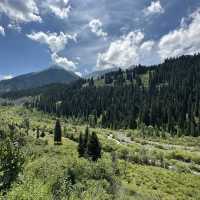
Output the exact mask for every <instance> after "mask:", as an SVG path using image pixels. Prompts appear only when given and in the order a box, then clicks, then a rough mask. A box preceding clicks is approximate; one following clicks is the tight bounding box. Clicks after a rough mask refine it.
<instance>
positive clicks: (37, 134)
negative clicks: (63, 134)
mask: <svg viewBox="0 0 200 200" xmlns="http://www.w3.org/2000/svg"><path fill="white" fill-rule="evenodd" d="M39 137H40V129H39V128H37V132H36V138H37V139H38V138H39Z"/></svg>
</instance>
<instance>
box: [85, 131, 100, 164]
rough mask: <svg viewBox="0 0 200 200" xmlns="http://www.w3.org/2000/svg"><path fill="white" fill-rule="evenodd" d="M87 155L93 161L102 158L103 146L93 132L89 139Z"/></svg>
mask: <svg viewBox="0 0 200 200" xmlns="http://www.w3.org/2000/svg"><path fill="white" fill-rule="evenodd" d="M87 154H88V156H89V157H91V158H92V160H93V161H97V160H98V159H99V158H101V145H100V142H99V139H98V137H97V135H96V133H95V132H92V135H91V136H90V138H89V141H88V148H87Z"/></svg>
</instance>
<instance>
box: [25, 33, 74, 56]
mask: <svg viewBox="0 0 200 200" xmlns="http://www.w3.org/2000/svg"><path fill="white" fill-rule="evenodd" d="M76 36H77V35H76V34H74V35H70V34H67V33H63V32H60V34H57V33H44V32H37V33H36V32H33V33H31V34H27V37H29V38H30V39H32V40H34V41H37V42H40V43H41V44H47V45H48V46H49V49H50V50H51V52H53V53H57V52H59V51H62V50H63V49H64V48H65V45H66V44H67V43H68V40H74V41H76Z"/></svg>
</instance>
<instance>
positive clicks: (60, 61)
mask: <svg viewBox="0 0 200 200" xmlns="http://www.w3.org/2000/svg"><path fill="white" fill-rule="evenodd" d="M51 59H52V61H53V63H54V64H56V65H58V66H60V67H63V68H64V69H66V70H70V71H75V70H76V68H77V67H76V64H75V63H74V62H72V61H70V60H68V59H67V58H66V57H60V56H58V55H57V54H56V53H53V54H52V55H51Z"/></svg>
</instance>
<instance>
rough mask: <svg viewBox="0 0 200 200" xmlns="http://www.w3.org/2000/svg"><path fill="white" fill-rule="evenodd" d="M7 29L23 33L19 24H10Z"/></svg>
mask: <svg viewBox="0 0 200 200" xmlns="http://www.w3.org/2000/svg"><path fill="white" fill-rule="evenodd" d="M7 27H8V28H9V29H11V30H15V31H17V32H19V33H20V32H21V31H22V28H21V26H20V25H19V24H17V23H10V24H8V26H7Z"/></svg>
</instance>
